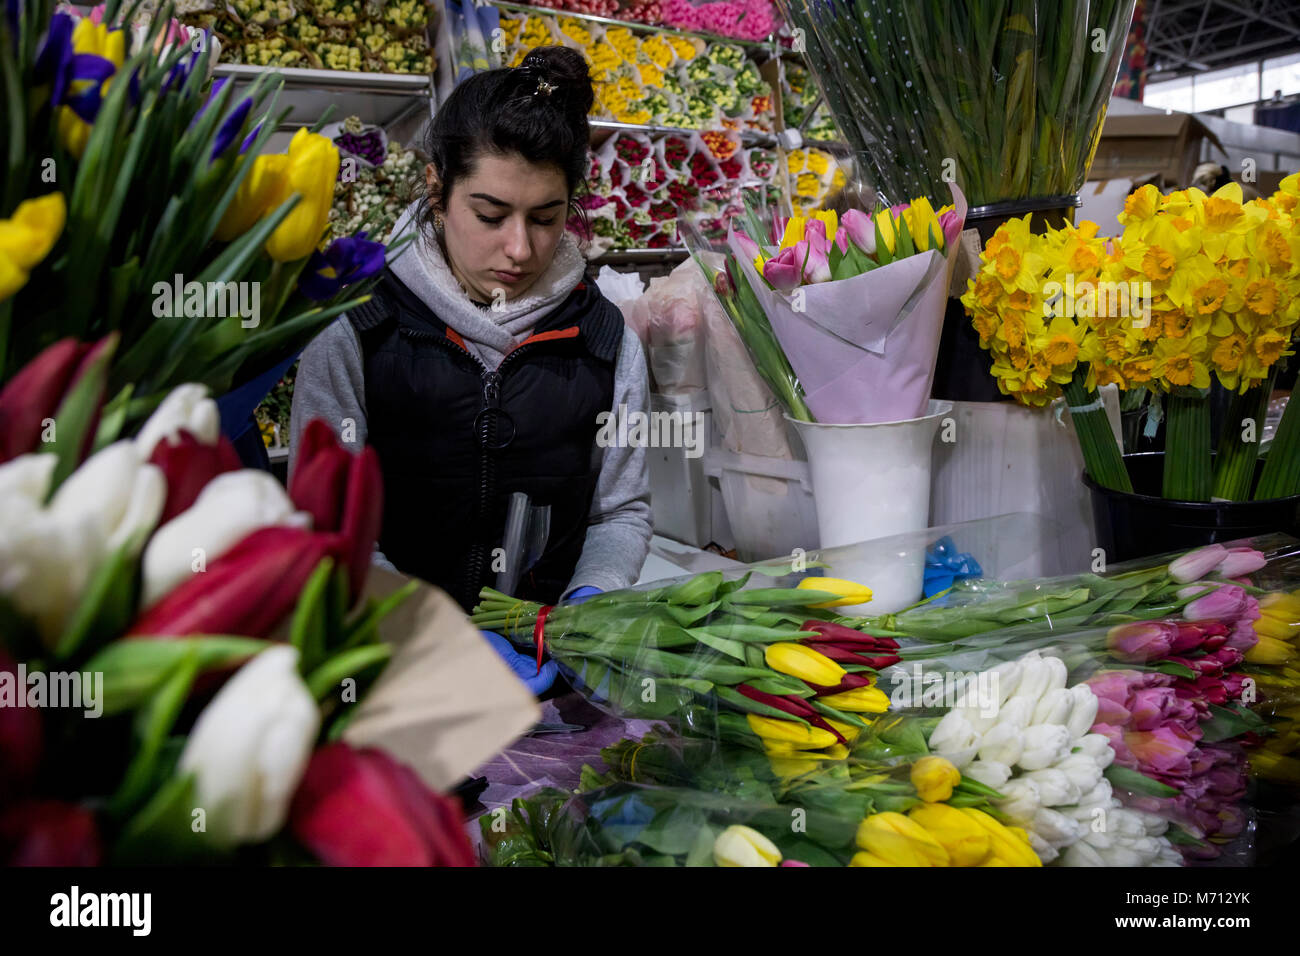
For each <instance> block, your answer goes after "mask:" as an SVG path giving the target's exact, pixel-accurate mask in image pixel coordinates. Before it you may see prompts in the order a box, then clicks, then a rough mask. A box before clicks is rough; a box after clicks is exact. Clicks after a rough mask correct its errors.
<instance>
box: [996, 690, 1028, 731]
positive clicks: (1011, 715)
mask: <svg viewBox="0 0 1300 956" xmlns="http://www.w3.org/2000/svg"><path fill="white" fill-rule="evenodd" d="M1033 713H1034V701H1032V700H1030V699H1029V698H1027V697H1021V696H1020V695H1019V694H1016V695H1015V696H1014V697H1012V698H1011V699H1010V700H1008V701H1007V702H1006V703H1005V704H1003V705H1002V709H1001V710H1000V711H998V724H1000V725H1002V726H1006V727H1015V728H1016V729H1017V730H1024V729H1025V728H1026V727H1028V726H1029V718H1030V717H1032V716H1033Z"/></svg>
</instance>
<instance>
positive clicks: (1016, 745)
mask: <svg viewBox="0 0 1300 956" xmlns="http://www.w3.org/2000/svg"><path fill="white" fill-rule="evenodd" d="M1023 735H1024V731H1022V730H1021V729H1020V728H1019V727H1016V726H1015V725H1013V724H998V725H997V726H996V727H994V728H993V729H992V730H990V731H989V732H988V733H986V734H985V735H984V736H983V738H982V739H981V740H980V743H979V758H980V759H981V760H992V761H995V762H997V763H1001V764H1006V765H1007V766H1008V767H1010V766H1011V765H1012V764H1014V763H1015V762H1016V761H1017V760H1019V759H1020V754H1021V753H1022V752H1023V751H1024V749H1025V742H1024V739H1023Z"/></svg>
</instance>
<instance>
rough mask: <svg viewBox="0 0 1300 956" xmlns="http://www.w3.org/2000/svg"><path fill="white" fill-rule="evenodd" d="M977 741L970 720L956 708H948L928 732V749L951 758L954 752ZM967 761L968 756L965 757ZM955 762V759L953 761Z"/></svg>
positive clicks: (960, 750)
mask: <svg viewBox="0 0 1300 956" xmlns="http://www.w3.org/2000/svg"><path fill="white" fill-rule="evenodd" d="M977 742H978V740H977V738H976V735H975V730H974V728H972V727H971V725H970V722H969V721H968V720H967V719H966V718H965V716H964V715H963V714H962V713H961V711H958V710H950V711H948V713H946V714H944V715H943V718H942V719H941V720H940V721H939V723H938V724H937V725H936V726H935V728H934V730H933V731H932V732H931V734H930V749H931V750H933V751H934V752H935V753H939V754H943V755H944V756H946V757H948V758H949V759H950V760H951V759H952V758H951V756H949V755H950V754H956V753H959V752H962V751H965V750H969V749H971V748H973V747H974V746H975V745H976V743H977ZM967 759H968V761H969V758H967ZM954 763H955V761H954Z"/></svg>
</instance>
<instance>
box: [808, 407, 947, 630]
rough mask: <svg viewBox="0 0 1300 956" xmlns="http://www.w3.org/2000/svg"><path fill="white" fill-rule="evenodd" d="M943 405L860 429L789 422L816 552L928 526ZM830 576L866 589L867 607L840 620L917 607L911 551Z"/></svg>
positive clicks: (921, 558) (919, 571)
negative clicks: (808, 475)
mask: <svg viewBox="0 0 1300 956" xmlns="http://www.w3.org/2000/svg"><path fill="white" fill-rule="evenodd" d="M951 411H952V403H951V402H940V401H935V400H933V399H932V400H931V401H930V405H929V409H928V411H927V413H926V414H925V415H924V416H923V417H921V418H912V419H907V420H905V421H898V422H880V423H874V424H863V425H823V424H820V423H818V422H794V424H795V427H796V428H797V429H798V431H799V437H800V438H802V439H803V443H804V447H805V448H807V450H808V464H809V466H810V467H811V469H812V485H813V496H814V498H815V499H816V501H817V526H818V531H819V533H820V538H821V546H822V547H823V548H833V547H837V546H839V545H844V544H854V543H856V542H859V541H870V540H872V539H875V538H883V537H887V536H889V535H896V534H902V533H904V532H908V531H920V530H922V529H924V528H926V527H927V526H928V525H929V517H930V458H931V452H932V449H933V446H934V438H935V434H936V433H937V432H938V429H939V425H940V423H941V422H942V420H943V418H944V417H945V416H947V415H948V414H949V413H950V412H951ZM829 573H830V574H832V575H834V576H835V577H839V578H847V579H849V580H851V581H857V582H859V583H861V584H865V585H867V587H869V588H871V590H872V599H871V601H870V602H869V603H867V604H858V605H854V606H852V607H844V608H839V609H838V610H839V611H840V612H841V613H844V614H856V615H866V614H889V613H892V612H893V611H898V610H901V609H903V608H905V607H907V606H908V605H910V604H914V603H915V602H917V601H919V600H920V599H921V593H922V588H923V585H924V580H925V555H924V553H922V552H917V551H911V552H907V551H904V553H901V554H893V553H883V554H879V555H875V556H872V557H869V558H868V557H863V558H861V559H855V560H853V561H851V562H842V563H841V566H839V567H834V568H831V569H830V571H829Z"/></svg>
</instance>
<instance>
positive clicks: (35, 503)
mask: <svg viewBox="0 0 1300 956" xmlns="http://www.w3.org/2000/svg"><path fill="white" fill-rule="evenodd" d="M58 463H59V460H58V458H56V457H55V456H54V455H51V454H48V453H42V454H32V455H19V456H18V457H17V458H13V459H10V460H9V461H7V462H5V463H4V464H3V465H0V501H2V502H4V514H5V516H8V515H9V514H10V513H11V512H12V511H13V510H15V509H17V508H19V507H22V506H23V505H26V506H28V507H34V508H39V507H40V506H41V505H42V504H44V503H45V496H46V495H48V494H49V493H50V479H51V478H53V477H54V466H55V465H57V464H58ZM0 520H3V519H0Z"/></svg>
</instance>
